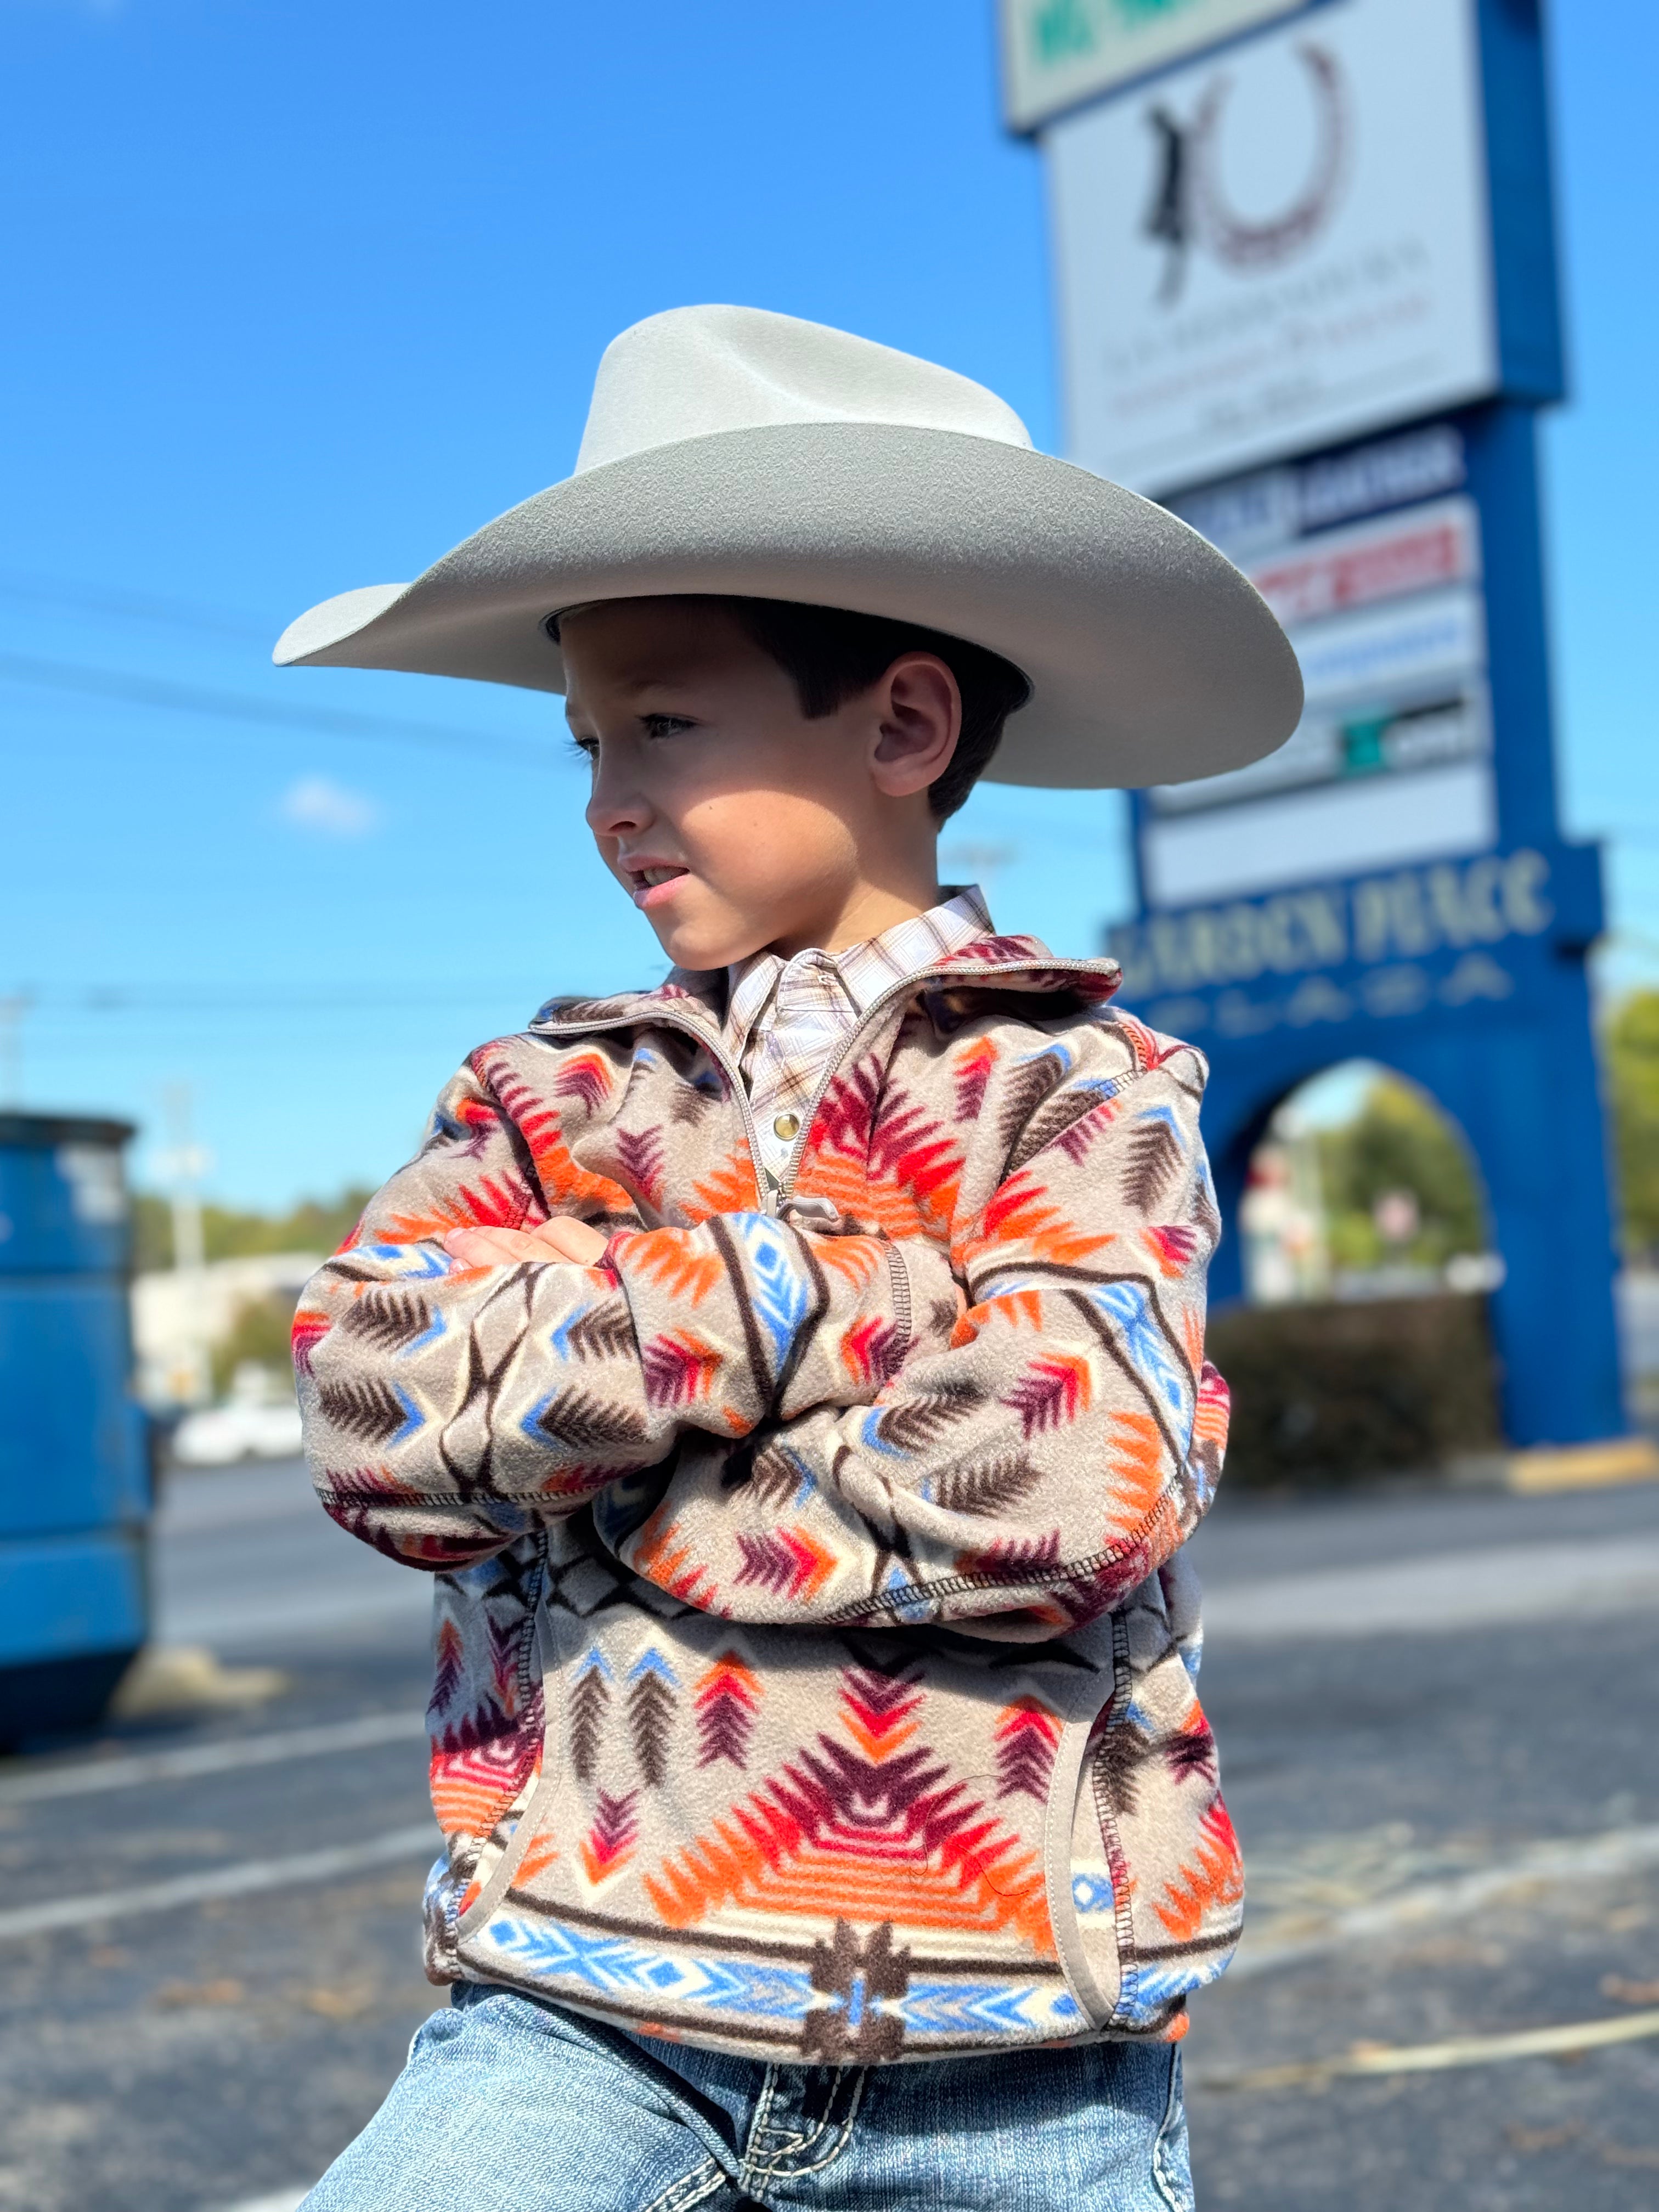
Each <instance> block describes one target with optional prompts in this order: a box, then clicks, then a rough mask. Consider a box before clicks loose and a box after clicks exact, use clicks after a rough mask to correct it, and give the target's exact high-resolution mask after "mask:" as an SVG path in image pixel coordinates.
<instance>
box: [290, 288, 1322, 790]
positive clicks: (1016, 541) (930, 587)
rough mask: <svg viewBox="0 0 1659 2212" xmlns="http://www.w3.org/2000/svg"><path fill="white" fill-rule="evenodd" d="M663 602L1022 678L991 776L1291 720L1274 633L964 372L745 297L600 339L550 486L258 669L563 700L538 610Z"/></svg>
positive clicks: (1192, 765)
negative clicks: (601, 352)
mask: <svg viewBox="0 0 1659 2212" xmlns="http://www.w3.org/2000/svg"><path fill="white" fill-rule="evenodd" d="M663 592H733V593H738V594H744V595H749V596H753V597H756V598H761V599H793V600H799V601H804V602H806V603H807V604H809V605H820V606H831V607H846V608H852V609H854V610H856V611H860V612H861V613H866V614H873V615H886V616H890V617H894V618H895V619H897V620H900V621H903V622H911V623H921V624H922V625H924V626H926V627H927V628H928V629H936V630H943V631H945V632H946V633H947V634H948V635H951V636H953V637H962V638H967V639H969V640H970V641H972V642H973V643H975V644H977V645H982V646H987V647H989V648H990V649H991V651H992V652H994V653H1000V654H1001V655H1002V656H1003V657H1004V658H1005V659H1008V660H1011V661H1012V662H1013V663H1014V665H1015V666H1016V667H1018V668H1019V669H1020V670H1022V671H1024V674H1025V675H1026V677H1028V678H1030V684H1031V687H1032V693H1031V700H1030V704H1029V705H1028V706H1026V707H1024V708H1022V709H1021V710H1020V712H1019V713H1018V714H1016V715H1014V716H1013V718H1012V720H1011V721H1010V723H1009V725H1008V731H1007V734H1006V737H1005V738H1004V740H1003V743H1002V746H1001V749H1000V751H999V752H998V754H997V756H996V757H995V759H994V761H993V763H992V765H991V770H990V773H991V775H992V776H993V777H994V778H995V779H996V780H997V781H1000V782H1003V783H1027V784H1048V785H1068V786H1073V787H1079V786H1091V785H1102V784H1121V785H1138V784H1148V783H1168V782H1176V781H1182V779H1184V778H1186V777H1189V776H1198V775H1217V774H1218V773H1219V772H1220V771H1221V770H1222V769H1233V768H1241V767H1243V765H1244V763H1246V762H1248V761H1253V760H1257V759H1259V758H1260V757H1261V755H1262V754H1263V753H1267V752H1271V751H1272V750H1273V748H1274V746H1276V745H1279V744H1283V742H1284V740H1285V738H1287V737H1288V736H1289V735H1290V733H1291V731H1292V729H1294V727H1295V726H1296V723H1297V717H1298V716H1299V714H1300V713H1301V710H1302V678H1301V676H1300V673H1299V671H1298V670H1297V664H1296V659H1295V657H1294V655H1293V654H1292V653H1291V648H1290V646H1289V644H1288V643H1287V642H1286V641H1285V635H1284V633H1283V632H1282V631H1281V630H1280V629H1279V625H1278V623H1276V622H1275V621H1274V620H1273V616H1272V615H1271V614H1270V613H1269V612H1268V611H1267V606H1266V605H1265V604H1264V603H1263V601H1262V600H1261V599H1260V598H1258V596H1257V595H1256V593H1255V591H1253V590H1252V588H1251V587H1250V586H1249V584H1248V583H1247V582H1246V581H1245V580H1244V579H1243V576H1241V575H1240V574H1239V573H1238V571H1237V568H1234V567H1233V566H1232V564H1231V562H1229V561H1227V560H1225V558H1224V557H1223V556H1222V555H1221V554H1219V553H1218V552H1217V551H1216V550H1215V548H1214V547H1213V546H1212V545H1211V544H1208V543H1207V542H1206V540H1205V539H1204V538H1200V536H1199V535H1198V533H1197V532H1195V531H1194V530H1190V529H1188V526H1187V525H1186V524H1185V523H1184V522H1179V521H1177V520H1176V518H1175V516H1174V515H1172V514H1170V513H1167V512H1166V511H1165V510H1164V508H1163V507H1155V506H1153V505H1152V502H1151V501H1147V500H1144V499H1140V498H1139V497H1137V496H1136V495H1135V494H1134V493H1133V492H1128V491H1125V490H1123V489H1121V487H1120V486H1119V485H1117V484H1115V483H1107V482H1106V480H1105V479H1104V478H1103V477H1097V476H1092V475H1091V474H1090V473H1089V471H1087V470H1086V469H1080V468H1075V467H1073V465H1071V464H1070V463H1069V462H1066V461H1060V460H1055V459H1054V458H1053V457H1052V456H1051V455H1049V454H1047V453H1036V452H1035V451H1033V449H1032V446H1031V441H1030V436H1029V435H1028V434H1027V432H1026V429H1025V426H1024V423H1023V422H1021V421H1020V419H1019V417H1018V416H1017V415H1016V414H1015V413H1014V411H1013V410H1012V408H1010V407H1007V406H1006V405H1005V404H1003V402H1002V401H1001V400H1000V399H999V398H997V397H996V395H995V394H994V392H987V390H986V389H985V388H984V386H982V385H978V384H973V383H970V382H969V380H968V379H967V378H966V377H964V376H957V374H954V372H953V371H951V370H950V369H948V368H937V367H935V366H934V364H933V362H925V361H918V360H917V359H916V358H915V356H913V355H911V354H905V353H896V352H895V351H894V350H893V349H891V348H890V347H888V346H883V345H875V344H872V343H871V341H870V340H869V339H867V338H860V337H852V336H850V335H849V334H848V332H847V331H836V330H830V329H828V328H826V327H825V325H823V324H822V323H805V322H799V321H797V320H796V319H795V318H794V317H793V316H791V315H774V314H769V313H764V312H763V311H762V310H761V309H759V308H755V307H676V308H671V309H670V311H669V312H668V313H665V314H660V315H652V316H650V317H648V318H647V319H646V320H645V321H644V322H642V323H636V324H635V325H634V327H633V328H632V329H631V330H628V331H623V334H622V336H621V337H618V338H616V339H614V340H613V341H612V342H611V344H610V345H609V346H608V347H607V348H606V349H605V356H604V358H603V360H602V361H601V362H600V363H599V375H598V377H597V378H596V380H595V382H594V386H593V403H592V407H591V409H590V410H589V412H588V417H587V428H586V432H585V433H584V435H583V437H582V444H581V451H580V453H579V454H578V455H577V457H576V467H575V472H574V475H572V476H569V477H566V478H565V480H564V482H563V483H556V484H554V485H553V486H552V487H551V489H549V490H547V491H542V492H538V493H537V494H536V495H535V496H534V498H532V499H527V500H526V501H524V502H523V504H522V505H521V506H519V507H513V508H512V509H510V510H509V512H508V513H506V514H503V515H501V517H500V518H499V519H498V520H496V521H494V522H490V523H487V524H486V525H485V526H484V527H483V529H482V530H480V531H478V532H477V533H476V534H475V535H474V536H473V537H471V538H468V539H467V540H466V541H465V544H461V545H458V546H457V547H456V548H455V550H454V551H453V553H446V554H445V556H444V557H443V559H442V560H441V561H439V562H435V564H434V565H433V566H432V567H431V568H428V570H427V572H426V574H424V575H423V576H418V577H416V580H415V581H414V582H413V583H412V584H370V585H367V586H364V587H363V588H362V589H361V590H359V591H355V592H342V593H341V594H340V596H339V597H338V598H337V599H325V600H324V601H323V603H322V605H320V606H315V607H313V608H312V609H311V611H310V612H309V613H308V614H303V615H301V617H300V618H299V620H298V621H297V622H295V623H290V624H289V628H288V629H286V630H284V631H283V635H282V637H281V638H280V640H279V641H278V642H277V646H276V653H275V656H274V658H275V659H276V661H277V663H278V664H279V665H282V666H285V667H287V666H293V665H306V666H309V667H349V668H403V669H416V670H420V671H425V672H427V673H428V674H431V675H435V676H469V677H476V678H483V679H484V680H486V681H487V682H490V683H495V684H523V685H525V686H526V688H527V689H529V690H538V691H560V690H563V688H564V671H563V665H562V661H561V659H560V654H559V648H558V647H557V645H556V643H555V642H554V641H553V639H552V638H551V637H550V635H549V633H548V630H547V628H546V623H547V618H548V617H549V616H550V615H551V614H554V613H556V612H557V611H559V610H561V609H562V608H566V607H570V606H574V605H579V604H580V603H582V602H584V601H587V600H591V599H641V598H646V597H649V596H652V595H654V594H657V593H663Z"/></svg>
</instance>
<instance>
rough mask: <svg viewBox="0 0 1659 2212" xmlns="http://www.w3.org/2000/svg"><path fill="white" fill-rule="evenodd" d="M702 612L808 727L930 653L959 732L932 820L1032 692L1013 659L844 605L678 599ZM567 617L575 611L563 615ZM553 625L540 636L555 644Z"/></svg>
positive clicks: (974, 773)
mask: <svg viewBox="0 0 1659 2212" xmlns="http://www.w3.org/2000/svg"><path fill="white" fill-rule="evenodd" d="M674 596H680V597H684V598H700V599H705V600H706V601H707V602H708V605H711V606H716V607H724V608H726V611H728V612H729V613H730V614H731V616H732V619H733V620H734V621H735V622H736V623H738V627H739V629H742V631H743V632H744V635H745V636H746V637H747V638H749V640H750V642H751V643H753V644H755V645H757V646H758V647H760V649H761V651H762V652H763V653H764V654H765V655H766V656H767V658H768V659H769V660H775V662H776V663H777V665H778V666H779V667H780V668H781V669H782V671H783V672H784V674H785V675H786V676H787V677H788V678H789V679H790V681H791V682H792V683H793V685H794V687H795V695H796V696H797V697H798V698H799V701H800V710H801V713H802V714H805V717H806V719H807V720H808V721H809V722H815V721H817V720H818V718H819V716H820V715H823V714H834V713H835V711H836V708H837V707H841V706H844V705H845V704H846V702H848V700H849V699H854V698H856V697H857V696H858V694H859V693H860V691H867V690H869V688H870V686H871V685H872V684H874V683H877V682H878V681H879V679H880V678H882V677H884V675H885V674H886V673H887V671H888V670H889V669H890V667H891V666H892V665H893V663H894V662H895V661H896V660H897V659H899V658H900V657H901V655H902V654H904V653H933V654H935V655H937V657H938V658H939V659H940V660H942V661H943V662H944V663H945V666H946V667H947V668H948V669H949V670H950V671H951V675H952V676H954V677H955V678H956V679H957V690H958V691H959V692H960V693H961V694H962V730H961V733H960V735H959V736H958V737H957V749H956V751H955V752H954V753H953V754H952V755H951V765H950V766H949V768H947V769H945V773H944V775H941V776H938V777H936V778H935V779H934V781H933V782H932V783H931V784H930V785H929V786H928V787H927V803H928V805H930V806H931V807H932V808H933V816H934V818H935V820H937V821H939V822H943V821H944V820H945V817H946V816H947V815H951V814H954V813H955V812H956V811H957V807H959V806H960V805H962V803H963V800H964V799H966V798H967V796H968V794H969V792H970V791H971V790H972V789H973V787H974V786H975V784H976V783H977V782H978V781H979V780H980V778H981V776H982V775H984V773H985V771H986V769H987V768H989V766H990V765H991V759H992V756H993V755H994V753H995V751H996V749H997V747H998V746H999V745H1000V744H1001V743H1002V726H1003V724H1004V723H1005V722H1006V720H1007V719H1008V717H1009V715H1010V714H1018V711H1019V709H1020V708H1022V707H1023V706H1024V704H1025V702H1026V701H1027V700H1028V699H1029V698H1030V696H1031V686H1030V683H1029V681H1028V680H1027V679H1026V678H1024V676H1022V675H1021V674H1020V672H1019V671H1018V668H1016V667H1015V666H1014V665H1013V663H1012V660H1005V659H1003V658H1002V656H1001V655H1000V653H992V652H989V651H987V648H986V647H984V646H982V645H969V643H968V641H967V640H966V639H965V638H960V637H946V636H945V634H944V632H943V631H942V630H937V629H922V627H921V624H920V623H907V622H894V621H891V620H890V618H889V617H887V616H885V615H859V614H853V613H851V612H849V611H848V610H847V609H846V608H843V607H817V606H806V605H802V604H801V603H800V602H799V601H798V600H795V599H740V598H738V597H736V596H734V595H732V594H731V593H715V592H686V593H684V594H676V595H674ZM569 611H574V610H567V612H569ZM559 619H560V618H559V617H558V616H557V615H556V614H553V615H549V617H547V622H546V624H545V628H546V630H547V634H548V635H549V636H550V638H551V639H552V640H553V641H554V642H555V644H556V643H557V642H558V637H559Z"/></svg>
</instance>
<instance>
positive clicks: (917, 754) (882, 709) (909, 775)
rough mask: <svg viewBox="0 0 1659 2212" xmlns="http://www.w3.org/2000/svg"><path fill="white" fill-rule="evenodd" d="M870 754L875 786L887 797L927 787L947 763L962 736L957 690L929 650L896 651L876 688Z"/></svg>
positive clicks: (936, 779)
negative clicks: (875, 721)
mask: <svg viewBox="0 0 1659 2212" xmlns="http://www.w3.org/2000/svg"><path fill="white" fill-rule="evenodd" d="M874 703H875V708H876V712H877V716H878V726H877V732H876V742H875V747H874V750H872V753H871V756H870V769H871V774H872V776H873V778H874V780H875V784H876V788H877V789H878V791H881V792H884V793H886V795H887V796H888V798H890V799H906V798H908V797H909V796H910V795H911V794H912V793H915V792H918V791H926V790H927V787H928V786H929V785H930V784H933V783H935V782H937V781H938V780H939V777H940V776H942V775H944V773H945V769H947V768H949V767H950V765H951V755H952V754H953V753H954V752H955V751H956V749H957V738H959V737H960V736H961V735H962V693H961V691H960V690H959V689H958V687H957V679H956V678H955V677H954V676H953V675H952V674H951V671H950V670H949V669H948V668H947V667H946V666H945V663H944V662H943V661H942V660H941V659H939V655H938V654H937V653H902V654H901V655H900V657H899V659H896V661H895V662H894V663H893V665H892V666H891V667H890V669H889V670H888V671H887V673H886V674H885V675H884V677H883V678H881V680H880V682H879V683H878V684H877V685H876V687H875V701H874Z"/></svg>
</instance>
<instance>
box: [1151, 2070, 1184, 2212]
mask: <svg viewBox="0 0 1659 2212" xmlns="http://www.w3.org/2000/svg"><path fill="white" fill-rule="evenodd" d="M1152 2185H1153V2187H1154V2188H1155V2189H1156V2190H1157V2191H1158V2195H1159V2197H1161V2198H1162V2199H1163V2201H1164V2203H1165V2204H1167V2205H1168V2206H1169V2208H1170V2212H1194V2199H1193V2167H1192V2160H1191V2157H1190V2155H1189V2154H1188V2147H1187V2106H1186V2100H1185V2099H1184V2098H1183V2097H1182V2086H1181V2046H1180V2045H1179V2044H1176V2045H1174V2046H1173V2047H1172V2048H1171V2050H1170V2096H1169V2101H1168V2103H1167V2104H1166V2105H1165V2106H1164V2119H1163V2124H1162V2125H1161V2126H1160V2127H1159V2129H1158V2138H1157V2140H1156V2142H1154V2143H1153V2145H1152Z"/></svg>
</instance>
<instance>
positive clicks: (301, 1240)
mask: <svg viewBox="0 0 1659 2212" xmlns="http://www.w3.org/2000/svg"><path fill="white" fill-rule="evenodd" d="M373 1195H374V1193H373V1192H372V1191H371V1190H370V1189H368V1187H367V1186H366V1185H364V1186H359V1185H356V1184H353V1185H351V1186H349V1188H347V1189H345V1190H343V1191H342V1192H341V1193H340V1194H339V1196H338V1197H337V1198H329V1199H323V1198H302V1199H301V1200H300V1201H299V1203H298V1204H297V1205H296V1206H290V1207H289V1210H288V1212H286V1213H240V1212H235V1211H234V1210H233V1209H232V1208H230V1207H228V1206H204V1207H203V1209H202V1243H203V1246H204V1249H205V1251H206V1254H207V1256H208V1258H209V1259H210V1260H246V1259H252V1258H253V1257H255V1256H257V1255H258V1254H261V1253H265V1252H332V1251H333V1250H334V1249H336V1247H337V1245H339V1244H340V1243H342V1242H343V1239H344V1238H345V1237H347V1236H349V1234H350V1232H351V1231H352V1230H353V1228H355V1227H356V1221H357V1217H358V1215H359V1214H360V1213H361V1212H362V1210H363V1208H364V1206H367V1205H368V1201H369V1200H370V1199H371V1198H372V1197H373ZM132 1226H133V1265H134V1267H137V1268H140V1269H146V1268H150V1267H171V1266H172V1265H173V1215H172V1211H171V1209H170V1207H169V1206H168V1205H167V1200H166V1199H164V1198H158V1197H157V1196H156V1195H155V1193H154V1192H153V1191H139V1192H137V1194H135V1196H134V1199H133V1224H132Z"/></svg>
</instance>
